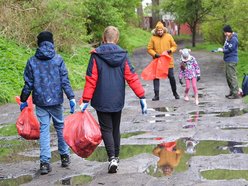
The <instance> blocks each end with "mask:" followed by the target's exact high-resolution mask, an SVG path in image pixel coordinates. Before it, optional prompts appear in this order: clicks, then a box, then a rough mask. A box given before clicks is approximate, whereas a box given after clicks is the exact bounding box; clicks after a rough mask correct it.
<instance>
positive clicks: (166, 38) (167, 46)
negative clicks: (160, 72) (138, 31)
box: [147, 21, 180, 101]
mask: <svg viewBox="0 0 248 186" xmlns="http://www.w3.org/2000/svg"><path fill="white" fill-rule="evenodd" d="M176 50H177V44H176V42H175V41H174V39H173V37H172V36H171V35H170V34H169V33H167V29H166V28H165V27H164V25H163V23H162V22H160V21H159V22H158V23H157V25H156V28H155V29H153V30H152V36H151V38H150V41H149V43H148V45H147V52H148V53H149V54H150V55H151V56H152V57H153V58H159V57H160V55H161V54H162V53H163V52H164V51H167V53H168V54H169V55H170V56H171V57H172V60H171V62H170V65H169V72H168V78H169V80H170V85H171V90H172V92H173V95H174V97H175V98H176V99H179V98H180V97H179V95H178V94H177V86H176V80H175V77H174V59H173V53H174V52H175V51H176ZM159 86H160V80H159V79H154V80H153V87H154V94H155V96H154V97H153V98H152V100H153V101H157V100H159Z"/></svg>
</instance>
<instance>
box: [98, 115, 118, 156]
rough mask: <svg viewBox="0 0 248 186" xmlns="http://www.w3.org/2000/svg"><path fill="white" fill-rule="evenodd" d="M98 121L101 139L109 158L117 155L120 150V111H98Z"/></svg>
mask: <svg viewBox="0 0 248 186" xmlns="http://www.w3.org/2000/svg"><path fill="white" fill-rule="evenodd" d="M97 116H98V121H99V124H100V127H101V133H102V139H103V142H104V145H105V149H106V151H107V155H108V157H109V158H111V157H113V156H114V157H118V156H119V152H120V122H121V111H119V112H99V111H97Z"/></svg>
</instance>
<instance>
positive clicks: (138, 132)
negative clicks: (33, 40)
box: [121, 131, 147, 138]
mask: <svg viewBox="0 0 248 186" xmlns="http://www.w3.org/2000/svg"><path fill="white" fill-rule="evenodd" d="M145 133H147V132H145V131H137V132H129V133H124V134H121V138H129V137H132V136H137V135H140V134H145Z"/></svg>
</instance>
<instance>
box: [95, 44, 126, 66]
mask: <svg viewBox="0 0 248 186" xmlns="http://www.w3.org/2000/svg"><path fill="white" fill-rule="evenodd" d="M95 54H96V55H97V56H98V57H99V58H101V59H102V60H103V61H104V62H105V63H107V64H108V65H110V66H112V67H117V66H120V65H121V64H122V63H123V61H124V60H126V59H127V51H125V50H123V49H122V48H121V47H119V46H118V45H116V44H112V43H107V44H102V45H101V46H99V47H98V48H96V50H95Z"/></svg>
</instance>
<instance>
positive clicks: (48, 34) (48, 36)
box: [37, 31, 53, 46]
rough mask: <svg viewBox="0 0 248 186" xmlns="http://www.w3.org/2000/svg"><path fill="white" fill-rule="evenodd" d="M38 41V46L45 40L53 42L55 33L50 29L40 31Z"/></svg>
mask: <svg viewBox="0 0 248 186" xmlns="http://www.w3.org/2000/svg"><path fill="white" fill-rule="evenodd" d="M37 39H38V40H37V43H38V46H40V44H41V43H42V42H43V41H49V42H51V43H53V34H52V33H51V32H48V31H43V32H41V33H39V35H38V36H37Z"/></svg>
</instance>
